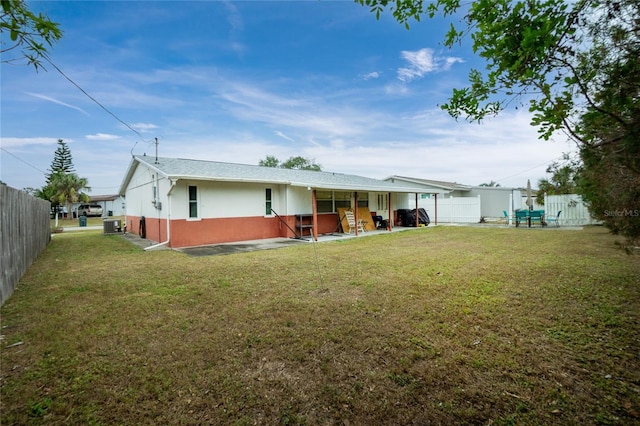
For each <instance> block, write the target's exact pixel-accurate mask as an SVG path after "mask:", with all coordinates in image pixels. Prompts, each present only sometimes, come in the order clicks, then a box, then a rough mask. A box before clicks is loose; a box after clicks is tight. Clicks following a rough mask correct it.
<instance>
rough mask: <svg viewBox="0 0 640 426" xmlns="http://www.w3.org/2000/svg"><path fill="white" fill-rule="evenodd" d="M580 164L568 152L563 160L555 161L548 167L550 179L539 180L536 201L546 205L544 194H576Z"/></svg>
mask: <svg viewBox="0 0 640 426" xmlns="http://www.w3.org/2000/svg"><path fill="white" fill-rule="evenodd" d="M578 167H579V165H578V163H577V162H576V161H574V160H572V159H571V158H570V157H569V155H568V154H564V156H563V161H562V162H557V161H554V162H553V163H551V165H549V167H547V170H546V171H547V174H550V175H551V177H550V178H549V179H546V178H543V179H540V180H538V190H537V191H536V202H537V203H538V204H539V205H544V195H545V194H547V195H560V194H575V193H576V187H577V185H576V180H577V174H578V173H579V168H578Z"/></svg>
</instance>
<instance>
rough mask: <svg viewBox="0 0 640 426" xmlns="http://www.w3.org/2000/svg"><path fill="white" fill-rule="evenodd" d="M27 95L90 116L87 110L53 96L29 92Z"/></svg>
mask: <svg viewBox="0 0 640 426" xmlns="http://www.w3.org/2000/svg"><path fill="white" fill-rule="evenodd" d="M27 94H28V95H31V96H33V97H34V98H38V99H42V100H45V101H49V102H53V103H54V104H57V105H61V106H63V107H67V108H70V109H73V110H76V111H78V112H81V113H83V114H84V115H86V116H89V113H88V112H86V111H85V110H83V109H82V108H80V107H77V106H75V105H71V104H68V103H66V102H62V101H60V100H58V99H55V98H52V97H51V96H47V95H43V94H41V93H32V92H27Z"/></svg>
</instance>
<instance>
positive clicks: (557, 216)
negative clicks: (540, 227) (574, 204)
mask: <svg viewBox="0 0 640 426" xmlns="http://www.w3.org/2000/svg"><path fill="white" fill-rule="evenodd" d="M560 213H562V210H559V211H558V214H557V215H556V216H555V217H554V216H551V217H548V218H545V221H546V222H548V223H550V222H555V224H556V227H558V228H559V227H560Z"/></svg>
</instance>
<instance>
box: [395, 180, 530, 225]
mask: <svg viewBox="0 0 640 426" xmlns="http://www.w3.org/2000/svg"><path fill="white" fill-rule="evenodd" d="M385 180H386V181H389V182H395V183H399V184H405V185H414V186H416V185H417V186H419V187H421V188H422V189H421V191H422V192H421V193H420V195H419V197H418V198H419V199H420V202H419V206H420V207H422V208H424V209H426V210H427V212H428V213H429V215H430V216H432V220H435V221H437V222H451V223H476V222H479V221H480V218H485V219H486V218H493V219H498V218H502V217H504V213H503V212H504V211H506V212H507V214H508V215H509V217H511V216H512V215H513V211H515V210H517V209H519V208H522V205H521V203H522V201H521V199H522V192H521V191H520V190H519V189H515V188H504V187H494V186H488V187H487V186H470V185H463V184H459V183H456V182H444V181H437V180H429V179H419V178H412V177H406V176H390V177H388V178H386V179H385ZM437 191H442V192H443V194H442V196H440V195H437ZM525 197H526V194H525Z"/></svg>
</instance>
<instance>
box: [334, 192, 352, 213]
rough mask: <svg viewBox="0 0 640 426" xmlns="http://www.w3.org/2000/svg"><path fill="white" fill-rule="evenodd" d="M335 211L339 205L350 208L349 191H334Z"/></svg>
mask: <svg viewBox="0 0 640 426" xmlns="http://www.w3.org/2000/svg"><path fill="white" fill-rule="evenodd" d="M334 197H335V203H336V204H335V207H336V211H337V210H338V208H340V207H344V208H346V209H348V208H351V193H350V192H338V191H336V192H335V193H334Z"/></svg>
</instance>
